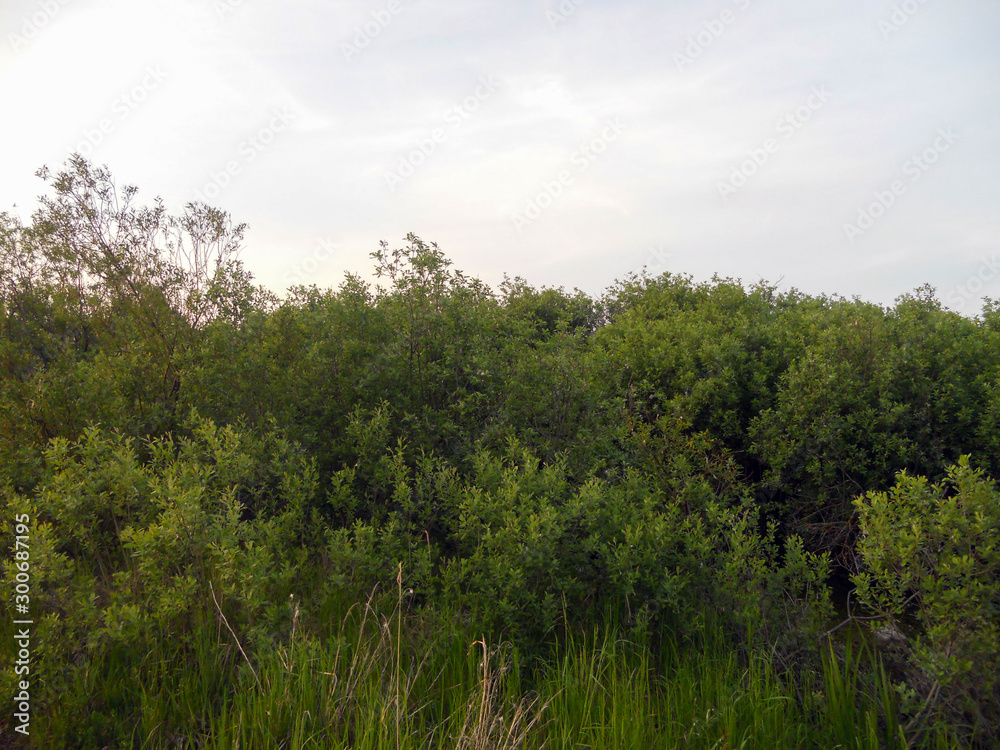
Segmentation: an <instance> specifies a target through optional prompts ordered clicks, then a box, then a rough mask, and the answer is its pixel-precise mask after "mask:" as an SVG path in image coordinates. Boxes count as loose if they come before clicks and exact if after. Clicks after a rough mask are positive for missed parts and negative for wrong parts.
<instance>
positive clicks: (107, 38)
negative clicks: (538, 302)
mask: <svg viewBox="0 0 1000 750" xmlns="http://www.w3.org/2000/svg"><path fill="white" fill-rule="evenodd" d="M0 31H2V36H0V90H2V97H3V101H4V105H5V106H4V107H3V115H4V116H3V117H0V166H2V173H0V174H2V180H0V210H11V209H12V207H13V206H14V205H16V206H17V208H16V209H13V210H15V211H16V212H18V213H19V214H20V215H21V216H22V217H24V218H27V217H28V216H29V215H30V213H31V211H32V210H33V209H34V206H35V199H36V196H37V195H38V194H39V193H41V192H42V191H43V190H44V184H43V183H42V182H41V181H40V180H39V179H38V178H36V177H35V176H34V172H35V170H36V169H37V168H38V167H40V166H42V165H49V166H50V167H52V168H56V167H58V166H60V165H61V164H62V163H63V161H64V160H65V158H66V157H67V156H68V155H69V154H70V153H72V152H74V151H78V152H81V153H83V154H84V155H86V156H88V158H90V159H91V160H92V161H94V162H96V163H98V164H106V165H108V167H109V168H110V169H111V171H112V172H113V174H114V175H115V176H116V177H117V179H118V180H119V181H120V182H122V183H129V184H134V185H137V186H138V187H139V188H140V198H145V199H146V200H147V201H150V202H151V201H152V200H153V198H154V197H156V196H157V195H159V196H162V197H163V199H164V200H165V202H166V204H167V207H168V208H169V209H170V210H172V211H173V212H180V210H181V209H182V207H183V205H184V204H185V203H187V202H189V201H192V200H205V201H206V202H209V203H211V204H213V205H217V206H219V207H221V208H223V209H225V210H227V211H229V212H230V213H231V214H232V216H233V218H234V219H235V220H236V221H245V222H247V223H248V224H249V231H248V234H247V241H246V249H245V251H244V253H243V256H242V258H243V260H244V262H245V263H246V265H247V267H248V268H249V269H250V270H251V271H252V272H253V273H254V275H255V276H256V278H257V279H258V280H259V281H260V282H261V283H264V284H266V285H267V286H269V287H271V288H273V289H275V290H277V291H281V290H283V289H284V288H286V287H287V286H288V285H289V284H290V283H294V282H299V281H303V282H307V283H316V284H319V285H320V286H336V285H338V284H339V283H340V282H341V280H342V279H343V274H344V272H345V271H348V270H350V271H363V272H367V271H368V270H370V268H371V260H370V258H369V257H368V254H369V253H370V252H371V251H373V250H375V249H377V247H378V242H379V240H383V239H384V240H387V241H388V242H389V243H390V245H391V246H393V247H398V246H401V245H402V244H404V243H403V241H402V240H403V237H404V236H405V235H406V233H407V232H410V231H412V232H414V233H416V234H417V235H419V236H420V237H422V238H423V239H425V240H427V241H435V242H437V243H438V244H439V245H440V247H441V248H442V250H443V251H444V252H445V253H446V254H447V255H448V256H449V257H450V258H452V259H453V260H454V261H455V265H456V266H457V267H458V268H460V269H462V270H464V271H466V272H467V273H469V274H471V275H475V276H479V277H480V278H482V279H483V280H484V281H486V282H487V283H489V284H491V285H496V284H498V283H499V281H500V280H501V278H502V275H503V273H504V272H506V273H508V274H510V275H511V276H514V275H520V276H523V277H525V278H527V279H528V281H529V282H531V283H533V284H535V285H550V286H565V287H566V288H567V289H572V288H573V287H579V288H581V289H583V290H584V291H587V292H589V293H592V294H593V293H599V292H600V291H601V290H602V289H604V288H605V287H607V286H608V285H610V284H611V283H612V282H613V281H614V280H615V279H616V278H620V277H622V276H624V275H625V274H628V273H630V272H638V271H641V269H642V268H643V266H647V267H648V270H649V271H650V272H652V273H659V272H662V271H672V272H685V273H691V274H693V275H694V276H695V278H697V279H706V278H709V277H711V275H712V274H713V273H718V274H720V275H722V276H731V277H739V278H742V279H743V280H744V282H746V283H753V282H756V281H758V280H759V279H761V278H763V279H765V280H768V281H771V282H778V281H779V280H780V286H781V287H782V288H785V289H787V288H789V287H792V286H794V287H797V288H799V289H801V290H803V291H806V292H809V293H820V292H825V293H837V294H841V295H844V296H847V297H850V296H854V295H858V296H861V297H862V298H865V299H870V300H873V301H876V302H880V303H884V304H888V303H891V302H892V301H893V299H894V298H895V297H896V296H898V295H899V294H901V293H904V292H907V291H910V290H912V289H913V288H914V287H916V286H918V285H920V284H922V283H925V282H930V283H931V284H933V285H934V286H935V287H937V289H938V296H939V298H940V299H942V300H943V301H944V302H945V304H946V305H948V306H949V307H951V308H952V309H957V310H960V311H962V312H964V313H967V314H975V313H976V312H977V311H978V310H979V309H980V307H981V303H980V301H979V300H980V298H981V297H982V296H984V295H988V296H992V297H1000V255H998V252H1000V212H998V209H1000V202H998V199H1000V149H998V143H1000V139H998V136H1000V85H998V84H1000V44H997V34H998V31H1000V3H997V2H996V0H949V1H948V2H944V0H923V2H921V1H920V0H907V2H898V1H896V2H894V1H892V0H884V1H883V0H873V1H872V2H865V3H846V2H830V1H828V0H812V1H811V2H808V3H807V2H802V1H801V0H799V1H798V2H792V0H784V1H783V2H777V1H768V0H712V1H710V2H694V0H685V1H682V2H670V3H662V2H661V3H657V2H652V1H651V0H647V1H645V2H643V1H638V0H637V1H635V2H617V1H614V0H582V1H581V0H563V2H562V3H560V2H558V0H508V1H507V2H499V1H497V0H494V1H492V2H486V1H485V0H462V1H461V2H457V1H456V0H451V2H445V0H391V1H383V0H370V1H369V0H356V1H353V2H347V1H345V2H329V1H321V0H291V1H286V2H277V0H270V1H268V0H169V1H168V0H62V1H61V2H60V0H32V1H25V0H2V4H0Z"/></svg>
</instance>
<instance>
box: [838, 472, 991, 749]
mask: <svg viewBox="0 0 1000 750" xmlns="http://www.w3.org/2000/svg"><path fill="white" fill-rule="evenodd" d="M856 505H857V508H858V514H859V523H860V528H861V536H860V538H859V540H858V552H859V554H860V557H861V559H862V561H863V563H864V566H865V569H864V571H863V572H861V573H859V574H858V575H857V576H855V578H854V581H855V583H856V584H857V596H858V599H859V601H861V602H862V603H863V604H864V605H865V606H866V607H868V608H869V609H871V610H872V611H873V612H874V613H876V614H879V615H881V616H882V617H884V618H887V619H888V621H889V624H890V626H892V627H894V628H899V627H903V628H905V629H906V630H910V628H909V627H907V623H906V622H905V618H907V616H908V615H910V613H911V612H912V613H913V616H914V617H915V620H916V622H915V623H914V624H915V626H916V627H915V629H914V630H912V631H911V635H910V638H911V639H912V641H913V648H912V655H911V659H912V664H913V666H914V668H915V669H916V670H918V674H917V675H916V677H915V679H913V680H912V682H913V684H914V685H915V686H916V687H917V688H918V689H919V690H920V692H921V694H922V697H923V698H924V705H923V706H922V707H921V711H922V712H923V711H929V712H931V713H935V714H937V715H944V716H945V717H946V718H948V719H949V720H955V719H956V718H959V719H960V720H962V721H963V722H969V723H970V724H971V725H972V726H973V730H974V733H975V734H976V735H978V736H979V737H980V738H985V739H988V740H989V741H990V742H993V743H995V742H996V741H997V739H998V735H997V734H996V727H997V726H998V718H1000V683H998V681H997V674H998V668H1000V640H998V638H1000V549H998V547H997V529H998V528H1000V493H998V492H997V490H996V487H995V486H994V485H993V482H992V481H991V480H989V479H988V478H986V477H984V476H983V472H982V470H977V469H973V468H972V467H971V466H970V464H969V459H968V457H967V456H963V457H962V458H961V459H960V461H959V463H958V464H957V465H955V466H951V467H949V469H948V472H947V475H946V478H945V479H944V480H943V481H942V482H940V483H937V484H930V483H929V482H928V481H927V480H926V479H925V478H923V477H911V476H909V475H907V474H906V473H905V472H903V473H900V475H899V477H898V479H897V482H896V484H895V486H894V487H893V488H892V489H891V490H890V491H889V492H888V493H884V492H870V493H868V494H867V495H865V496H864V497H863V498H859V499H858V500H857V501H856ZM904 632H905V630H904Z"/></svg>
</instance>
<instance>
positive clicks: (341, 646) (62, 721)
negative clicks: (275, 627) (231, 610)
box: [35, 591, 956, 750]
mask: <svg viewBox="0 0 1000 750" xmlns="http://www.w3.org/2000/svg"><path fill="white" fill-rule="evenodd" d="M335 609H336V608H330V609H329V611H330V612H333V611H334V610H335ZM404 609H405V606H404V604H403V596H402V593H401V592H399V591H397V592H393V595H392V596H391V597H389V599H388V601H386V600H384V599H383V600H381V601H379V600H377V599H375V598H374V597H369V598H368V599H367V600H365V601H361V602H354V603H351V604H348V603H347V602H343V607H341V608H339V613H340V614H339V616H338V617H337V619H336V620H335V621H333V622H331V623H328V624H327V627H325V628H322V629H320V630H323V631H324V632H322V633H319V632H307V629H305V628H303V627H302V626H301V623H300V618H299V616H298V612H297V610H296V614H295V616H294V617H293V624H292V631H291V634H290V636H289V637H288V638H287V639H286V640H285V641H284V642H282V643H280V644H275V645H274V647H273V648H269V649H261V648H259V649H257V652H256V653H253V650H251V649H247V644H243V643H240V642H239V636H238V634H237V633H236V632H234V631H229V630H228V629H227V628H226V627H224V626H223V625H222V624H221V623H220V622H219V621H218V620H219V619H220V618H216V619H214V620H213V619H212V618H211V617H209V616H208V615H206V617H205V618H204V619H203V620H202V621H201V622H200V623H199V624H198V625H197V627H196V629H195V631H194V632H193V634H192V635H191V637H190V638H188V639H187V640H186V641H184V642H183V643H181V639H170V638H159V639H153V640H151V641H150V643H149V650H148V652H147V653H146V655H145V657H144V658H142V659H140V660H138V661H135V657H134V653H132V654H127V653H109V654H106V655H105V657H104V658H103V659H102V660H101V661H99V662H94V663H92V664H90V665H89V666H88V668H87V669H81V670H78V671H77V673H76V678H75V681H74V683H73V686H72V688H71V690H70V692H69V694H68V695H67V696H66V699H67V700H66V706H68V707H74V706H75V707H76V710H75V711H74V710H63V709H62V708H60V709H58V710H57V709H56V708H50V709H49V713H51V714H52V715H51V717H49V716H46V717H44V718H43V717H42V716H39V719H40V720H38V721H36V723H35V726H37V727H38V729H39V730H40V734H37V735H35V742H36V746H38V747H46V748H59V747H87V748H92V747H98V748H100V747H104V746H108V747H109V748H114V747H129V748H142V749H147V748H148V749H149V750H159V749H161V748H162V749H164V750H166V748H199V749H200V750H223V749H225V750H236V749H237V748H245V749H246V750H252V749H253V748H261V747H267V748H276V749H287V750H297V749H299V748H357V749H358V750H367V749H372V750H374V749H376V748H398V749H400V750H404V749H408V748H460V749H461V750H486V748H490V749H504V750H506V749H507V748H511V749H512V748H525V749H533V748H553V749H557V748H630V747H655V748H690V749H692V750H695V749H698V748H705V749H706V750H707V749H712V750H735V749H736V748H740V749H744V748H745V749H748V750H749V749H750V748H762V749H763V748H767V749H769V750H770V749H775V750H777V749H780V748H807V747H816V748H837V747H842V748H865V749H868V748H871V750H876V749H877V748H906V747H908V745H907V741H906V738H905V737H904V735H903V733H902V730H901V729H900V726H899V723H898V720H897V705H896V701H895V698H894V691H893V689H892V687H891V685H890V684H889V681H888V679H887V678H886V676H885V673H884V670H881V668H880V666H879V665H878V664H877V663H873V662H872V661H871V658H870V657H869V656H868V654H867V652H866V651H865V650H864V649H861V650H857V649H855V648H854V647H852V646H851V645H850V644H848V645H847V646H842V647H840V651H841V652H840V653H839V654H836V655H835V654H834V652H833V650H832V647H831V648H830V650H828V652H827V653H826V655H825V657H824V658H823V659H822V661H821V664H822V666H821V667H819V668H818V671H817V672H816V673H815V674H810V673H808V672H803V673H801V674H799V675H798V676H797V677H796V678H795V679H794V680H792V679H790V678H788V677H785V678H782V677H779V675H777V674H776V673H775V671H774V669H773V668H772V661H771V660H770V659H769V658H768V657H767V655H766V654H760V653H750V654H746V653H744V652H743V651H742V650H739V649H736V648H734V647H733V645H732V644H730V643H728V642H727V641H726V640H725V639H724V638H723V637H722V636H721V635H720V634H719V633H717V632H714V631H711V630H708V631H706V632H705V633H704V634H703V635H702V636H701V637H699V638H698V639H696V640H687V641H684V642H677V641H674V640H671V639H670V638H666V639H664V641H663V642H662V643H659V644H657V645H656V647H651V646H650V645H649V644H645V643H638V642H635V641H633V640H630V639H628V638H625V637H623V636H622V631H620V630H619V628H617V627H616V625H615V624H614V623H613V622H607V623H605V624H603V625H601V626H600V627H592V628H590V629H583V630H571V631H569V632H567V633H565V634H564V635H562V636H560V637H559V638H558V640H556V641H555V642H554V643H553V644H551V646H550V647H549V648H548V649H547V650H545V651H544V652H543V653H542V654H541V655H535V656H534V657H532V658H527V657H526V656H525V655H524V654H522V653H521V652H520V651H519V650H518V649H517V648H515V647H513V646H511V645H510V644H503V643H490V642H489V640H488V639H486V638H483V637H482V636H476V635H474V634H473V633H471V632H470V631H469V629H468V626H465V625H462V624H461V622H460V620H459V619H458V618H445V617H438V618H435V619H434V620H433V621H431V620H428V619H427V617H426V616H425V615H420V616H418V615H415V614H410V615H406V614H405V613H404ZM244 651H246V652H247V653H248V654H249V661H248V659H247V658H244V656H243V652H244ZM250 661H252V662H253V663H252V664H251V663H250ZM50 719H51V721H50ZM922 744H923V745H925V746H927V747H934V748H941V749H942V750H943V749H944V748H950V747H955V746H956V745H955V744H954V743H952V742H950V741H949V740H948V738H947V736H946V735H944V734H939V735H934V736H928V737H926V738H924V741H923V743H922Z"/></svg>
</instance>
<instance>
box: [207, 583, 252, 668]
mask: <svg viewBox="0 0 1000 750" xmlns="http://www.w3.org/2000/svg"><path fill="white" fill-rule="evenodd" d="M208 590H209V591H211V592H212V601H213V602H215V608H216V609H217V610H218V611H219V617H221V618H222V623H223V624H224V625H225V626H226V630H228V631H229V632H230V633H232V635H233V640H234V641H236V648H238V649H239V650H240V653H241V654H243V658H244V659H246V661H247V666H248V667H250V672H251V673H253V678H254V679H255V680H256V681H257V687H260V678H259V677H258V676H257V671H256V670H255V669H254V668H253V664H251V663H250V657H249V656H247V652H246V651H244V650H243V646H242V644H240V639H239V638H237V637H236V633H235V632H233V629H232V628H231V627H229V620H227V619H226V615H225V614H224V613H223V611H222V607H220V606H219V600H218V599H216V598H215V589H214V588H213V587H212V582H211V581H209V582H208Z"/></svg>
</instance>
